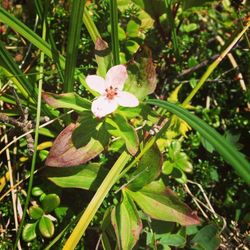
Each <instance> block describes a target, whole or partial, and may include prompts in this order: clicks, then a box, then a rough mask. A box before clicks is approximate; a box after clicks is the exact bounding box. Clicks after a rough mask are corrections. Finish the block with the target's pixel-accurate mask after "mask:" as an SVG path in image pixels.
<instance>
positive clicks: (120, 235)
mask: <svg viewBox="0 0 250 250" xmlns="http://www.w3.org/2000/svg"><path fill="white" fill-rule="evenodd" d="M111 221H112V224H113V227H114V230H115V233H116V237H117V241H118V245H119V249H132V248H133V247H134V245H135V244H136V242H137V241H138V239H139V236H140V233H141V230H142V221H141V219H140V218H139V215H138V212H137V210H136V207H135V204H134V202H133V200H131V198H130V197H129V196H128V195H127V194H126V193H125V192H124V193H123V200H122V202H121V204H118V205H117V206H116V207H115V208H114V209H113V211H112V214H111Z"/></svg>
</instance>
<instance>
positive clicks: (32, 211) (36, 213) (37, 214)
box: [29, 206, 44, 220]
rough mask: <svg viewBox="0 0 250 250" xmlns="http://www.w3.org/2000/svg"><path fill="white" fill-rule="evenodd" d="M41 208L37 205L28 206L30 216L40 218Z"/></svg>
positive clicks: (41, 214) (35, 218)
mask: <svg viewBox="0 0 250 250" xmlns="http://www.w3.org/2000/svg"><path fill="white" fill-rule="evenodd" d="M43 213H44V212H43V210H42V208H40V207H38V206H32V207H30V208H29V214H30V217H31V218H32V219H34V220H37V219H40V218H41V217H42V216H43Z"/></svg>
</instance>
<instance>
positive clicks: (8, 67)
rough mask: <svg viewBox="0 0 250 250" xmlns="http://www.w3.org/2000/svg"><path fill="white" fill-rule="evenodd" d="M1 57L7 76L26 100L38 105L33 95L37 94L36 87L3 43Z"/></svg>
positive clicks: (0, 44)
mask: <svg viewBox="0 0 250 250" xmlns="http://www.w3.org/2000/svg"><path fill="white" fill-rule="evenodd" d="M0 55H1V56H0V64H1V66H2V67H3V71H4V73H5V75H6V76H8V77H9V79H11V80H12V81H13V83H14V84H15V85H16V86H17V88H18V89H19V91H20V92H21V93H22V95H23V96H24V97H25V98H26V99H28V100H30V101H32V103H36V100H35V98H34V95H33V93H34V92H36V89H35V87H34V86H33V85H32V84H31V82H30V81H29V79H28V78H27V77H26V76H25V74H24V73H23V72H22V70H20V69H19V68H18V66H17V64H16V62H15V61H14V60H13V59H12V57H11V55H10V54H9V52H8V51H7V50H6V49H5V47H4V45H3V43H2V42H1V41H0Z"/></svg>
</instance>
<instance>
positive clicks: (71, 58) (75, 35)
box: [63, 0, 85, 93]
mask: <svg viewBox="0 0 250 250" xmlns="http://www.w3.org/2000/svg"><path fill="white" fill-rule="evenodd" d="M84 4H85V1H83V0H75V1H73V2H72V11H71V14H70V23H69V34H68V41H67V50H66V64H65V74H64V85H63V91H64V92H65V93H67V92H72V91H73V88H74V72H75V67H76V59H77V54H78V53H77V52H78V45H79V40H80V31H81V26H82V16H83V8H84Z"/></svg>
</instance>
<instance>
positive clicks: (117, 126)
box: [106, 114, 139, 155]
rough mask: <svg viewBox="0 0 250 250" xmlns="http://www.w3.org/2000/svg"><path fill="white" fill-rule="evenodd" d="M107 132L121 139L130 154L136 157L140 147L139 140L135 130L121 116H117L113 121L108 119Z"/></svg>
mask: <svg viewBox="0 0 250 250" xmlns="http://www.w3.org/2000/svg"><path fill="white" fill-rule="evenodd" d="M106 122H107V126H106V127H107V130H108V132H109V133H110V134H111V135H114V136H116V137H121V138H122V139H123V140H124V141H125V144H126V148H127V150H128V152H129V153H130V154H132V155H135V154H136V153H137V150H138V146H139V138H138V135H137V133H136V131H135V129H134V128H133V127H132V126H131V125H130V124H129V123H128V122H127V120H126V119H125V118H124V117H123V116H122V115H120V114H115V115H114V116H113V119H110V118H107V119H106Z"/></svg>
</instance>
